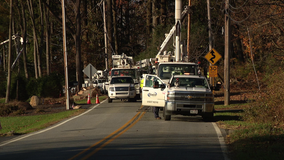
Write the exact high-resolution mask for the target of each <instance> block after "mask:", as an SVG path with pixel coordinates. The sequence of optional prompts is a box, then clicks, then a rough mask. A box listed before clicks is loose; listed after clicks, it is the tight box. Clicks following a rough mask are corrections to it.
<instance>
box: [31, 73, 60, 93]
mask: <svg viewBox="0 0 284 160" xmlns="http://www.w3.org/2000/svg"><path fill="white" fill-rule="evenodd" d="M27 90H28V95H29V97H31V96H33V95H37V96H38V97H54V98H55V97H58V96H59V93H60V92H61V90H62V85H61V76H59V75H57V74H56V73H53V74H51V75H49V76H44V77H41V78H38V79H35V78H31V79H30V80H29V82H28V84H27Z"/></svg>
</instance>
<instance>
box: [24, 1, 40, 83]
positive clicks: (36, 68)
mask: <svg viewBox="0 0 284 160" xmlns="http://www.w3.org/2000/svg"><path fill="white" fill-rule="evenodd" d="M27 4H28V9H29V13H30V18H31V22H32V27H33V40H34V68H35V78H36V79H37V78H38V77H39V72H40V71H39V70H38V69H39V68H38V40H37V34H36V26H35V19H34V11H33V3H32V0H27Z"/></svg>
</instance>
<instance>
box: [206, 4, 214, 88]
mask: <svg viewBox="0 0 284 160" xmlns="http://www.w3.org/2000/svg"><path fill="white" fill-rule="evenodd" d="M207 13H208V34H209V35H208V38H209V52H210V51H211V50H212V32H211V31H212V28H211V12H210V0H207ZM209 65H210V66H212V64H211V63H209ZM206 74H207V73H206ZM210 84H211V85H212V86H213V85H214V77H210Z"/></svg>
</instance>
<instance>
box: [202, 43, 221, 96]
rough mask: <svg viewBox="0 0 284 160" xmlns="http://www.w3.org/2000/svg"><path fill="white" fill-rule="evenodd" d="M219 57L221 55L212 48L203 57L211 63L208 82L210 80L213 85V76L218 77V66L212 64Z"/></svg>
mask: <svg viewBox="0 0 284 160" xmlns="http://www.w3.org/2000/svg"><path fill="white" fill-rule="evenodd" d="M221 57H222V56H221V55H220V54H219V53H218V52H217V51H216V50H215V49H214V48H213V49H212V50H211V51H209V52H208V53H207V54H206V55H205V58H206V59H207V60H208V62H210V63H211V65H210V66H209V77H210V83H211V82H212V84H211V85H214V77H218V67H217V66H214V64H215V63H216V62H218V61H219V59H220V58H221ZM211 77H212V81H211ZM214 86H215V85H214ZM213 93H214V92H213Z"/></svg>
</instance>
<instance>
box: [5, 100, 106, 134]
mask: <svg viewBox="0 0 284 160" xmlns="http://www.w3.org/2000/svg"><path fill="white" fill-rule="evenodd" d="M105 98H106V96H101V97H99V100H100V102H101V101H103V100H104V99H105ZM2 101H3V102H2ZM91 101H92V102H93V103H94V102H95V101H96V98H92V99H91ZM4 102H5V99H4V100H3V99H0V103H4ZM86 102H87V100H86V99H82V100H79V101H75V103H76V104H79V105H80V104H86ZM84 111H86V109H77V110H66V111H63V112H59V113H52V114H43V115H34V116H8V117H0V122H1V126H2V129H1V130H0V136H9V135H17V134H26V133H30V132H34V131H38V130H41V129H43V128H46V127H48V126H51V125H53V124H55V123H58V122H60V121H62V120H64V119H67V118H70V117H73V116H76V115H79V114H81V113H83V112H84Z"/></svg>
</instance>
